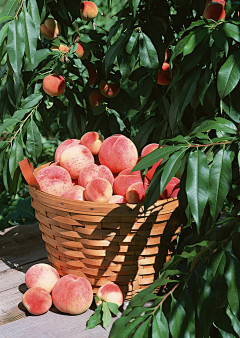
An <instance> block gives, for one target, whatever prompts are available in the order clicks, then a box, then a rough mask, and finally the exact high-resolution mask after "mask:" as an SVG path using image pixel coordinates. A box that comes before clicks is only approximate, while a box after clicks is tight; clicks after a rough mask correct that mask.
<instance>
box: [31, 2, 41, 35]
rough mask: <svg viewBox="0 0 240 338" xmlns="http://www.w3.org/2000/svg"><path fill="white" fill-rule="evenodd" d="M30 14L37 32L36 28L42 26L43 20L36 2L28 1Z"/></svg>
mask: <svg viewBox="0 0 240 338" xmlns="http://www.w3.org/2000/svg"><path fill="white" fill-rule="evenodd" d="M28 13H29V14H30V15H31V17H32V20H33V22H34V24H35V30H36V27H40V25H41V18H40V14H39V9H38V5H37V1H36V0H29V1H28ZM39 33H40V32H39Z"/></svg>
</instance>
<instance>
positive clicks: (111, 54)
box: [104, 31, 131, 74]
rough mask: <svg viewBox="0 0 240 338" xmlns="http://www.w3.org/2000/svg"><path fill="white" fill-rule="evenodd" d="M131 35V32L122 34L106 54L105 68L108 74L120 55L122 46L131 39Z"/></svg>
mask: <svg viewBox="0 0 240 338" xmlns="http://www.w3.org/2000/svg"><path fill="white" fill-rule="evenodd" d="M130 34H131V32H130V31H126V32H124V33H122V34H121V35H120V36H119V37H118V39H117V40H116V41H115V42H114V43H113V44H112V46H111V47H110V48H109V49H108V51H107V52H106V54H105V59H104V68H105V72H106V74H108V73H109V71H110V69H111V67H112V65H113V63H114V61H115V59H116V57H117V55H118V53H119V52H120V51H122V45H123V44H124V43H125V42H126V41H127V40H128V39H129V36H130Z"/></svg>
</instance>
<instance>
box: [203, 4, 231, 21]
mask: <svg viewBox="0 0 240 338" xmlns="http://www.w3.org/2000/svg"><path fill="white" fill-rule="evenodd" d="M225 16H226V12H225V9H224V5H222V4H221V3H218V2H211V3H210V4H208V5H207V6H206V7H205V9H204V12H203V17H204V18H205V19H211V20H214V21H218V20H221V19H224V18H225Z"/></svg>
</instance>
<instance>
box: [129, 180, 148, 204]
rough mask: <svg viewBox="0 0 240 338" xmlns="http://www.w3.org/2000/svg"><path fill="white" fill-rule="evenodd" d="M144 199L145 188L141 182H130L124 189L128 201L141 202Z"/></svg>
mask: <svg viewBox="0 0 240 338" xmlns="http://www.w3.org/2000/svg"><path fill="white" fill-rule="evenodd" d="M144 199H145V189H144V186H143V183H142V182H137V183H133V184H131V185H130V186H129V187H128V189H127V191H126V200H127V202H128V203H143V202H144Z"/></svg>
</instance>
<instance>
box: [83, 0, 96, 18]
mask: <svg viewBox="0 0 240 338" xmlns="http://www.w3.org/2000/svg"><path fill="white" fill-rule="evenodd" d="M97 14H98V8H97V6H96V5H95V3H94V2H92V1H82V2H81V5H80V16H81V19H82V20H84V21H90V20H93V19H94V18H96V16H97Z"/></svg>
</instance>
